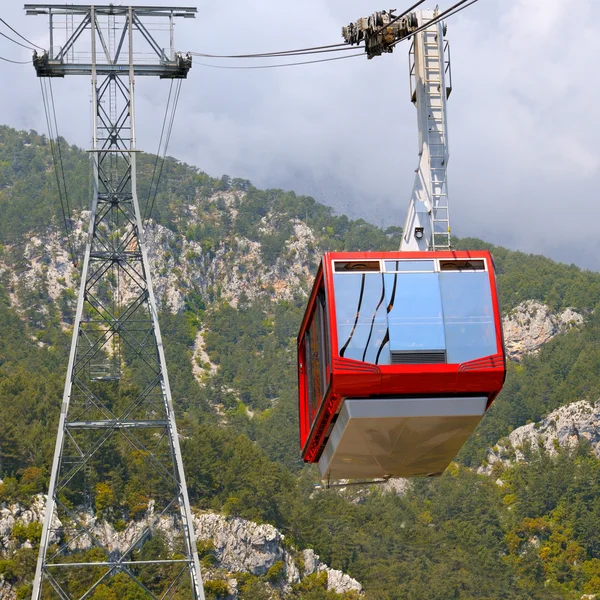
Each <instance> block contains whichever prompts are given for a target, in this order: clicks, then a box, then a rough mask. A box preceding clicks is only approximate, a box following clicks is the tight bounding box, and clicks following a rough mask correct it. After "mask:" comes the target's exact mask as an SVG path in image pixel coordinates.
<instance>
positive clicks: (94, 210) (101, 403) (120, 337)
mask: <svg viewBox="0 0 600 600" xmlns="http://www.w3.org/2000/svg"><path fill="white" fill-rule="evenodd" d="M25 8H26V10H27V12H28V14H46V15H49V20H50V32H51V46H53V45H54V44H53V40H54V36H55V34H56V30H55V28H56V27H57V26H60V25H61V22H62V24H63V29H66V36H65V40H64V43H63V45H62V46H61V47H56V48H52V47H51V49H50V51H49V52H48V53H44V54H42V55H36V56H35V57H34V66H35V68H36V71H37V74H38V76H39V77H64V76H65V75H69V74H85V75H90V76H91V80H92V119H93V127H92V132H93V142H92V148H91V150H90V155H91V159H92V164H93V175H94V193H93V198H92V203H91V210H90V220H89V233H88V238H87V244H86V248H85V257H84V261H83V268H82V274H81V287H80V291H79V298H78V302H77V311H76V316H75V321H74V328H73V338H72V344H71V352H70V356H69V363H68V371H67V377H66V382H65V389H64V395H63V401H62V408H61V413H60V422H59V427H58V434H57V440H56V448H55V453H54V461H53V464H52V472H51V478H50V486H49V491H48V499H47V504H46V513H45V518H44V524H43V531H42V537H41V542H40V551H39V558H38V563H37V569H36V574H35V580H34V586H33V595H32V598H33V600H41V599H42V598H43V599H44V600H45V599H55V598H58V599H60V600H74V599H75V598H78V599H79V600H83V599H84V598H92V597H95V595H96V593H101V592H102V591H103V590H104V591H105V593H110V590H111V588H112V586H116V587H114V588H113V589H114V590H117V589H121V590H122V589H123V585H125V586H127V585H128V586H130V587H131V586H133V587H134V588H136V592H135V594H136V595H135V597H136V598H138V597H144V598H150V599H155V600H158V599H159V598H160V599H164V600H168V599H171V600H183V599H185V600H187V599H192V600H204V590H203V584H202V578H201V574H200V565H199V561H198V554H197V549H196V540H195V534H194V526H193V521H192V513H191V509H190V502H189V498H188V492H187V487H186V481H185V474H184V469H183V462H182V456H181V449H180V445H179V437H178V433H177V426H176V422H175V414H174V409H173V401H172V398H171V389H170V385H169V378H168V374H167V365H166V361H165V353H164V348H163V342H162V337H161V333H160V327H159V323H158V312H157V305H156V298H155V296H154V291H153V287H152V279H151V275H150V265H149V261H148V254H147V248H146V244H145V240H144V229H143V224H142V217H141V214H140V206H139V202H138V194H137V164H136V153H137V149H136V134H135V110H134V85H135V75H153V76H159V77H161V78H169V79H180V78H185V77H186V76H187V72H188V70H189V68H190V67H191V59H190V58H189V57H187V56H182V55H180V54H176V53H175V52H174V49H173V19H174V17H178V16H180V17H193V16H194V14H195V12H196V9H195V8H180V7H144V6H140V7H131V6H129V7H125V6H115V5H109V6H88V5H62V6H61V5H49V4H30V5H26V6H25ZM150 17H158V18H155V19H153V22H155V23H156V22H157V21H159V20H162V21H163V23H164V25H165V27H164V31H166V32H167V34H170V49H168V50H166V51H165V50H163V49H162V48H161V47H160V45H159V44H158V43H157V41H156V39H155V37H154V36H153V34H151V33H150V30H149V28H148V27H146V25H145V24H144V20H145V19H148V18H150ZM165 21H166V22H165ZM87 36H90V37H89V38H88V37H87ZM83 38H87V39H86V40H85V43H86V46H87V49H86V51H77V52H75V45H76V42H78V41H79V40H80V39H83ZM90 41H91V52H90V50H89V43H90ZM134 46H135V50H136V51H135V52H134ZM140 46H141V47H142V51H143V53H142V52H140ZM108 484H110V485H108ZM102 486H104V487H102ZM107 489H108V490H109V491H108V492H107ZM103 490H104V493H105V495H106V494H107V493H108V496H110V495H111V494H113V493H114V494H115V495H117V494H118V495H120V496H121V497H127V498H128V499H129V501H128V502H126V503H123V502H120V503H119V502H118V501H117V500H118V499H115V501H114V502H113V505H114V507H113V508H111V510H113V519H115V520H116V516H120V518H121V520H122V521H127V522H129V523H135V527H134V532H131V533H130V535H129V537H127V539H123V540H120V541H119V542H117V543H115V542H114V540H112V541H111V540H110V539H108V538H107V536H106V535H105V534H103V530H102V527H100V526H99V524H98V523H97V522H96V518H97V517H95V514H97V513H98V512H99V511H100V512H101V511H102V510H103V506H104V505H103V504H102V502H100V501H99V496H100V495H101V494H102V492H103ZM114 490H116V491H114ZM136 502H137V506H134V505H135V503H136ZM104 504H106V502H105V503H104ZM124 506H125V508H123V507H124ZM121 513H122V514H121ZM103 518H104V516H103V515H101V516H100V521H101V520H102V519H103ZM139 594H141V596H140V595H139ZM103 597H104V596H103Z"/></svg>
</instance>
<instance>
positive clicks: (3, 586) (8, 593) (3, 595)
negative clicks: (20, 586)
mask: <svg viewBox="0 0 600 600" xmlns="http://www.w3.org/2000/svg"><path fill="white" fill-rule="evenodd" d="M16 597H17V594H16V592H15V590H14V589H13V587H12V585H10V583H8V581H4V578H3V577H2V575H0V600H15V598H16Z"/></svg>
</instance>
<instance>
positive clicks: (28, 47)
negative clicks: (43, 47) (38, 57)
mask: <svg viewBox="0 0 600 600" xmlns="http://www.w3.org/2000/svg"><path fill="white" fill-rule="evenodd" d="M0 35H1V36H2V37H4V38H6V39H7V40H9V41H10V42H12V43H13V44H17V45H18V46H21V48H26V49H27V50H35V48H34V47H33V46H26V45H25V44H21V42H18V41H17V40H13V39H12V38H11V37H10V36H9V35H6V34H5V33H2V32H1V31H0Z"/></svg>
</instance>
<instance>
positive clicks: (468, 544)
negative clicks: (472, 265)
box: [0, 127, 600, 600]
mask: <svg viewBox="0 0 600 600" xmlns="http://www.w3.org/2000/svg"><path fill="white" fill-rule="evenodd" d="M62 144H63V158H64V161H65V167H66V172H67V185H68V189H69V195H70V201H71V208H72V209H73V210H75V211H77V210H81V209H84V208H85V207H86V206H87V202H88V200H89V196H90V189H89V185H90V181H89V163H88V158H87V156H86V154H85V153H84V152H82V151H81V150H79V149H78V148H76V147H74V146H70V145H68V144H67V143H66V142H64V141H63V143H62ZM152 164H153V157H152V156H151V155H145V154H142V155H140V172H141V175H140V181H141V182H142V189H141V190H140V192H141V193H140V197H141V198H142V199H145V198H147V196H148V189H145V188H144V182H145V181H147V180H148V179H149V174H150V172H151V169H152ZM144 175H145V176H144ZM53 177H54V175H53V172H52V165H51V157H50V152H49V148H48V143H47V140H46V138H45V137H44V136H42V135H38V134H37V133H35V132H17V131H15V130H13V129H10V128H8V127H0V331H1V332H2V335H0V406H1V407H2V418H1V419H0V479H1V480H3V483H2V484H0V508H1V507H2V505H3V504H5V505H6V504H10V503H14V502H21V503H23V504H25V505H27V504H28V503H29V502H31V498H32V496H33V495H34V494H37V493H40V492H44V491H45V490H46V489H47V486H48V477H49V470H50V466H51V462H52V454H53V451H54V441H55V436H56V428H57V423H58V417H59V412H60V403H61V397H62V391H63V383H64V373H65V370H66V362H67V356H68V348H69V344H70V334H71V331H70V330H69V329H68V327H67V328H65V327H64V324H65V323H67V324H68V323H69V319H72V316H70V315H71V314H72V310H73V298H74V297H75V294H76V291H71V292H70V294H69V293H65V294H64V297H63V298H62V301H61V302H51V301H50V299H49V297H48V295H47V291H45V290H44V289H42V288H40V289H39V290H32V291H29V292H23V293H27V294H29V296H27V297H26V298H25V299H24V301H23V296H21V298H22V300H21V304H22V305H23V307H24V309H23V310H21V312H19V311H18V310H17V309H16V308H15V307H14V306H13V305H12V304H11V294H12V293H13V292H14V290H13V289H12V287H11V285H10V283H9V282H10V277H9V276H10V273H11V271H13V272H14V271H16V272H20V271H19V270H24V269H26V268H27V265H26V264H25V259H24V257H23V248H24V246H25V244H26V243H27V239H28V237H30V236H31V235H34V234H42V233H44V232H46V231H48V229H49V228H54V229H56V230H59V229H60V226H61V223H60V219H61V216H60V205H59V203H58V199H57V193H56V182H55V179H54V178H53ZM226 192H243V193H244V195H243V197H242V198H241V199H239V198H238V199H237V200H236V205H235V208H236V210H237V217H236V219H235V220H232V219H231V218H230V217H229V215H230V212H228V209H227V206H226V203H225V202H224V201H219V200H217V201H215V200H214V199H215V197H217V198H218V195H219V193H226ZM190 203H195V205H196V206H197V207H198V211H199V214H202V217H203V218H202V220H201V223H200V224H199V225H198V224H194V225H190V222H189V220H188V219H186V218H185V215H186V210H187V206H188V205H189V204H190ZM265 217H266V218H268V219H269V221H270V224H271V225H272V226H273V227H272V230H271V231H270V232H266V231H265V230H264V228H263V227H261V223H264V220H263V219H264V218H265ZM153 218H154V219H156V220H157V222H159V223H160V224H161V225H163V226H164V227H166V228H168V229H169V230H170V231H172V232H173V233H174V234H175V236H176V239H191V240H195V241H198V242H199V243H200V244H201V245H202V248H203V251H204V252H205V253H206V255H207V256H208V257H213V258H214V257H216V256H217V255H218V253H219V252H221V251H223V250H226V251H229V250H230V251H231V252H234V251H235V244H236V241H235V240H236V239H237V238H239V237H244V238H247V239H249V240H254V241H258V242H260V243H261V252H262V256H261V260H262V264H263V265H264V266H265V268H268V267H270V266H271V267H272V266H273V265H275V264H276V263H277V260H278V259H280V257H281V256H282V255H284V254H285V251H286V245H285V243H286V241H287V240H288V239H289V237H290V235H291V232H292V222H293V220H294V219H299V220H301V221H303V222H305V223H306V224H307V225H308V226H309V227H310V228H311V230H312V232H313V233H314V237H315V244H314V257H313V259H312V260H311V261H310V265H309V267H310V268H311V270H312V271H313V272H314V271H315V269H316V266H317V264H318V260H319V255H320V253H321V252H323V251H326V250H338V249H351V250H370V249H378V250H382V249H396V248H397V247H398V243H399V237H398V236H399V230H398V229H397V228H390V229H388V230H382V229H380V228H378V227H376V226H374V225H371V224H369V223H367V222H365V221H363V220H350V219H348V218H347V217H345V216H339V215H335V214H334V213H333V211H332V210H331V209H330V208H328V207H326V206H324V205H322V204H319V203H317V202H316V201H315V200H314V199H312V198H309V197H305V196H299V195H296V194H294V193H293V192H289V191H282V190H259V189H256V188H255V187H254V186H252V184H251V183H250V182H248V181H246V180H241V179H235V178H231V177H228V176H223V177H220V178H213V177H210V176H208V175H207V174H205V173H203V172H201V171H199V170H198V169H197V168H195V167H192V166H189V165H186V164H183V163H180V162H178V161H176V160H175V159H167V161H166V164H165V169H164V178H163V184H162V186H161V188H160V191H159V194H158V197H157V201H156V205H155V207H154V212H153ZM273 231H274V233H273ZM455 245H456V247H457V248H470V249H474V248H489V249H490V250H491V251H492V253H493V256H494V261H495V265H496V270H497V274H498V285H499V292H500V300H501V304H502V309H503V311H504V312H505V313H508V312H509V311H511V310H512V309H513V308H515V307H516V306H517V305H518V304H519V303H520V302H522V301H523V300H526V299H535V300H539V301H541V302H544V303H546V304H548V305H549V306H550V307H551V308H552V309H553V310H561V309H564V308H566V307H572V308H575V309H577V310H578V311H579V312H581V313H582V314H583V315H584V316H585V325H584V326H583V327H581V328H577V329H572V330H571V331H569V332H567V333H565V334H562V335H560V336H557V337H556V338H554V339H553V340H552V341H550V342H549V343H547V344H546V345H544V346H543V347H542V349H541V350H540V351H539V352H538V353H537V354H533V355H530V356H527V357H525V358H524V359H523V360H522V361H521V362H519V363H510V364H509V366H508V376H507V381H506V384H505V387H504V390H503V391H502V393H501V394H500V396H499V397H498V399H497V400H496V402H495V403H494V405H493V406H492V408H491V409H490V410H489V412H488V413H487V414H486V416H485V418H484V419H483V421H482V423H481V424H480V426H479V427H478V429H477V430H476V432H475V434H474V435H473V436H472V437H471V439H470V440H469V441H468V442H467V444H466V445H465V447H464V448H463V449H462V451H461V453H460V454H459V456H458V457H457V461H456V462H455V463H453V464H452V465H451V466H450V468H449V469H447V471H446V472H445V473H444V474H443V475H442V476H441V477H439V478H435V479H416V480H414V481H413V484H412V487H411V488H410V489H409V491H408V492H407V493H406V494H403V495H402V494H396V493H393V492H386V491H384V490H383V489H382V488H380V487H377V486H372V487H370V488H365V489H362V488H361V489H359V490H356V489H351V488H348V489H347V490H342V491H340V490H336V489H324V490H316V489H315V484H316V483H317V482H318V477H317V471H316V469H315V468H313V467H310V466H306V465H304V464H303V463H302V461H301V459H300V450H299V442H298V433H297V425H298V415H297V381H296V366H295V348H296V334H297V330H298V326H299V323H300V319H301V317H302V314H303V310H304V303H305V292H306V287H304V288H299V289H297V290H296V293H295V294H294V297H293V298H292V299H288V300H285V301H284V300H275V299H274V298H273V297H272V296H270V294H269V290H268V289H267V290H265V294H263V295H262V296H260V297H256V298H254V299H250V298H248V297H241V298H240V300H239V302H238V303H237V306H233V305H232V304H231V303H229V302H227V301H226V300H224V299H223V295H222V293H221V292H222V291H221V290H219V289H218V286H213V287H211V288H210V289H207V290H201V289H200V288H198V289H196V288H193V286H192V287H189V286H188V287H186V288H185V289H186V294H187V295H186V302H185V308H184V309H183V310H181V311H180V312H178V313H177V314H173V313H171V312H169V311H168V310H166V307H163V308H164V309H163V310H162V312H161V315H160V322H161V327H162V331H163V335H164V338H165V349H166V355H167V361H168V364H169V375H170V380H171V383H172V388H173V397H174V402H175V408H176V413H177V416H178V420H179V428H180V432H181V433H182V434H183V436H184V439H183V442H182V450H183V454H184V462H185V466H186V474H187V480H188V487H189V492H190V496H191V500H192V504H193V506H194V508H195V509H197V510H212V511H218V512H221V513H223V514H225V515H228V516H239V517H243V518H246V519H250V520H254V521H257V522H259V523H270V524H273V525H275V526H276V527H277V528H279V529H280V530H281V531H282V532H283V533H284V534H285V536H286V540H287V542H289V544H290V545H291V546H293V547H296V548H313V549H314V550H315V552H316V553H317V554H319V555H320V557H321V560H323V561H324V562H326V563H327V564H328V565H329V566H331V567H332V568H335V569H341V570H343V571H344V572H346V573H348V574H349V575H350V576H352V577H354V578H356V579H357V580H358V581H360V582H361V584H362V585H363V586H364V592H365V597H366V598H367V599H369V600H371V599H372V600H400V599H402V600H404V599H409V600H419V599H421V598H430V599H434V600H438V599H439V600H442V599H443V600H448V599H460V600H467V599H481V600H484V599H486V600H498V599H506V600H525V599H529V598H533V599H538V598H539V599H553V598H556V599H577V600H579V599H580V598H581V597H582V595H583V594H591V595H593V594H599V595H600V536H599V535H598V533H599V532H600V460H599V459H598V458H596V457H595V456H594V454H593V452H592V451H591V449H590V448H589V447H588V446H587V445H586V444H585V443H581V444H580V445H579V446H578V447H576V448H574V449H570V450H560V451H558V452H557V454H556V455H555V456H549V455H548V454H546V453H544V452H533V451H531V450H530V449H524V451H525V452H526V455H527V460H526V461H525V462H522V463H517V464H514V465H511V466H499V465H498V466H496V467H495V468H494V473H493V477H489V476H486V475H480V474H477V473H476V469H477V467H478V466H480V465H481V463H482V461H483V460H484V458H485V453H486V450H487V449H488V448H490V447H491V446H493V445H494V444H496V442H497V441H498V440H499V439H501V438H502V437H504V436H506V435H507V434H508V433H510V432H511V431H512V430H513V429H514V428H515V427H518V426H521V425H524V424H525V423H527V422H532V421H533V422H535V421H538V420H540V419H541V418H542V417H544V416H546V415H547V414H548V413H549V412H550V411H552V410H554V409H555V408H557V407H559V406H563V405H566V404H569V403H571V402H574V401H577V400H582V399H588V400H590V401H596V400H597V399H598V398H599V397H600V377H599V376H598V374H599V373H600V316H599V312H598V310H597V308H598V307H597V305H598V302H599V301H600V274H598V273H593V272H589V271H582V270H580V269H579V268H577V267H576V266H574V265H570V266H569V265H564V264H557V263H555V262H553V261H551V260H549V259H547V258H545V257H542V256H535V255H529V254H524V253H521V252H515V251H511V250H507V249H505V248H502V247H495V246H491V245H489V244H486V243H485V242H483V241H481V240H477V239H460V240H455ZM175 251H176V249H175V248H174V252H175ZM40 307H45V309H44V310H41V308H40ZM61 324H62V325H61ZM200 329H202V330H203V331H204V332H205V333H204V340H205V346H206V352H207V353H208V355H209V357H210V360H211V362H212V363H214V364H215V365H217V366H218V369H217V371H216V373H215V374H214V375H206V376H205V379H204V381H203V385H199V384H198V382H197V381H196V379H195V378H194V376H193V373H192V356H193V351H192V346H193V344H194V340H195V338H196V335H197V333H198V331H199V330H200ZM249 356H250V357H252V359H251V360H249V359H248V357H249ZM121 393H127V390H122V391H121ZM215 404H219V405H222V406H223V407H224V411H225V413H224V414H225V419H223V418H222V417H221V416H219V415H218V414H217V413H216V412H215V410H214V409H213V406H214V405H215ZM109 467H111V465H109ZM117 467H118V468H117ZM109 470H110V469H109ZM136 477H137V478H140V479H143V477H144V473H143V472H141V473H140V472H139V471H138V472H135V469H134V468H133V467H132V468H131V470H130V472H128V471H127V468H126V466H124V465H123V464H119V465H116V464H115V465H112V470H110V476H109V477H108V479H107V480H106V481H105V482H104V483H103V484H104V486H105V487H98V486H97V487H96V495H95V498H94V502H95V510H96V513H97V514H102V515H103V516H104V517H105V518H106V519H111V520H113V521H114V522H116V521H118V520H122V519H136V518H138V517H139V514H138V513H136V507H137V506H138V505H139V497H137V496H136V494H135V493H133V492H132V491H131V489H132V488H128V487H127V485H125V484H124V482H125V481H128V480H129V479H130V478H133V479H135V478H136ZM137 510H139V508H138V509H137ZM40 532H41V530H40V528H39V527H37V526H28V528H24V527H15V528H13V531H12V534H11V535H12V536H13V538H14V539H16V540H21V541H25V540H30V541H31V542H32V544H31V546H32V547H26V546H23V547H22V548H21V549H20V550H18V551H17V552H16V553H14V554H12V555H10V556H8V555H6V554H2V551H1V550H0V575H1V576H2V577H3V578H4V579H5V580H7V581H9V582H10V583H11V584H13V585H14V586H15V588H16V589H17V590H18V597H19V598H28V597H29V594H30V590H31V588H30V584H31V580H32V576H33V570H34V568H35V560H36V543H38V542H39V537H40ZM199 550H200V555H201V557H202V561H203V564H210V560H211V559H210V552H211V550H210V548H209V547H205V546H203V547H199ZM234 575H235V576H236V577H238V576H239V579H238V590H239V597H240V598H241V599H242V600H262V599H265V600H266V599H268V598H272V597H273V596H272V593H273V591H272V589H273V588H271V587H268V586H267V583H273V582H276V581H277V578H278V577H279V574H278V572H277V570H274V571H273V572H270V573H269V574H267V575H265V576H263V577H254V576H246V575H242V574H234ZM224 586H225V583H224V581H221V580H219V579H214V580H211V581H208V582H207V584H206V590H207V597H209V598H214V599H218V598H224V597H225V595H226V586H225V587H224ZM287 597H290V598H297V599H301V600H335V599H336V598H337V599H339V600H341V599H343V598H344V596H341V595H339V594H335V593H333V592H328V591H327V590H326V581H324V580H323V578H322V577H318V576H314V577H309V578H307V579H305V580H303V582H302V583H301V584H299V585H297V586H296V587H295V589H294V590H293V591H292V595H291V596H290V595H288V596H287ZM93 598H97V599H100V600H102V599H107V600H111V599H113V598H115V599H116V598H120V599H131V600H135V599H136V598H137V596H136V595H135V594H134V592H133V591H131V590H130V589H129V588H128V587H127V584H126V583H125V582H122V581H115V583H114V585H113V586H112V587H110V588H108V587H107V588H106V589H102V590H99V591H98V592H97V593H96V594H95V595H94V596H93ZM345 598H346V600H351V599H352V598H355V596H353V595H352V594H347V595H346V596H345Z"/></svg>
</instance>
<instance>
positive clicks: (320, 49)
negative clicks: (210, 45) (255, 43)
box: [190, 43, 356, 58]
mask: <svg viewBox="0 0 600 600" xmlns="http://www.w3.org/2000/svg"><path fill="white" fill-rule="evenodd" d="M355 49H356V48H355V47H352V46H350V45H349V44H346V43H343V44H332V45H331V46H315V47H314V48H301V49H299V50H285V51H281V52H265V53H262V54H203V53H202V52H190V54H191V55H192V56H200V57H201V58H280V57H285V56H302V55H304V54H323V53H326V52H343V51H345V50H355Z"/></svg>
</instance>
